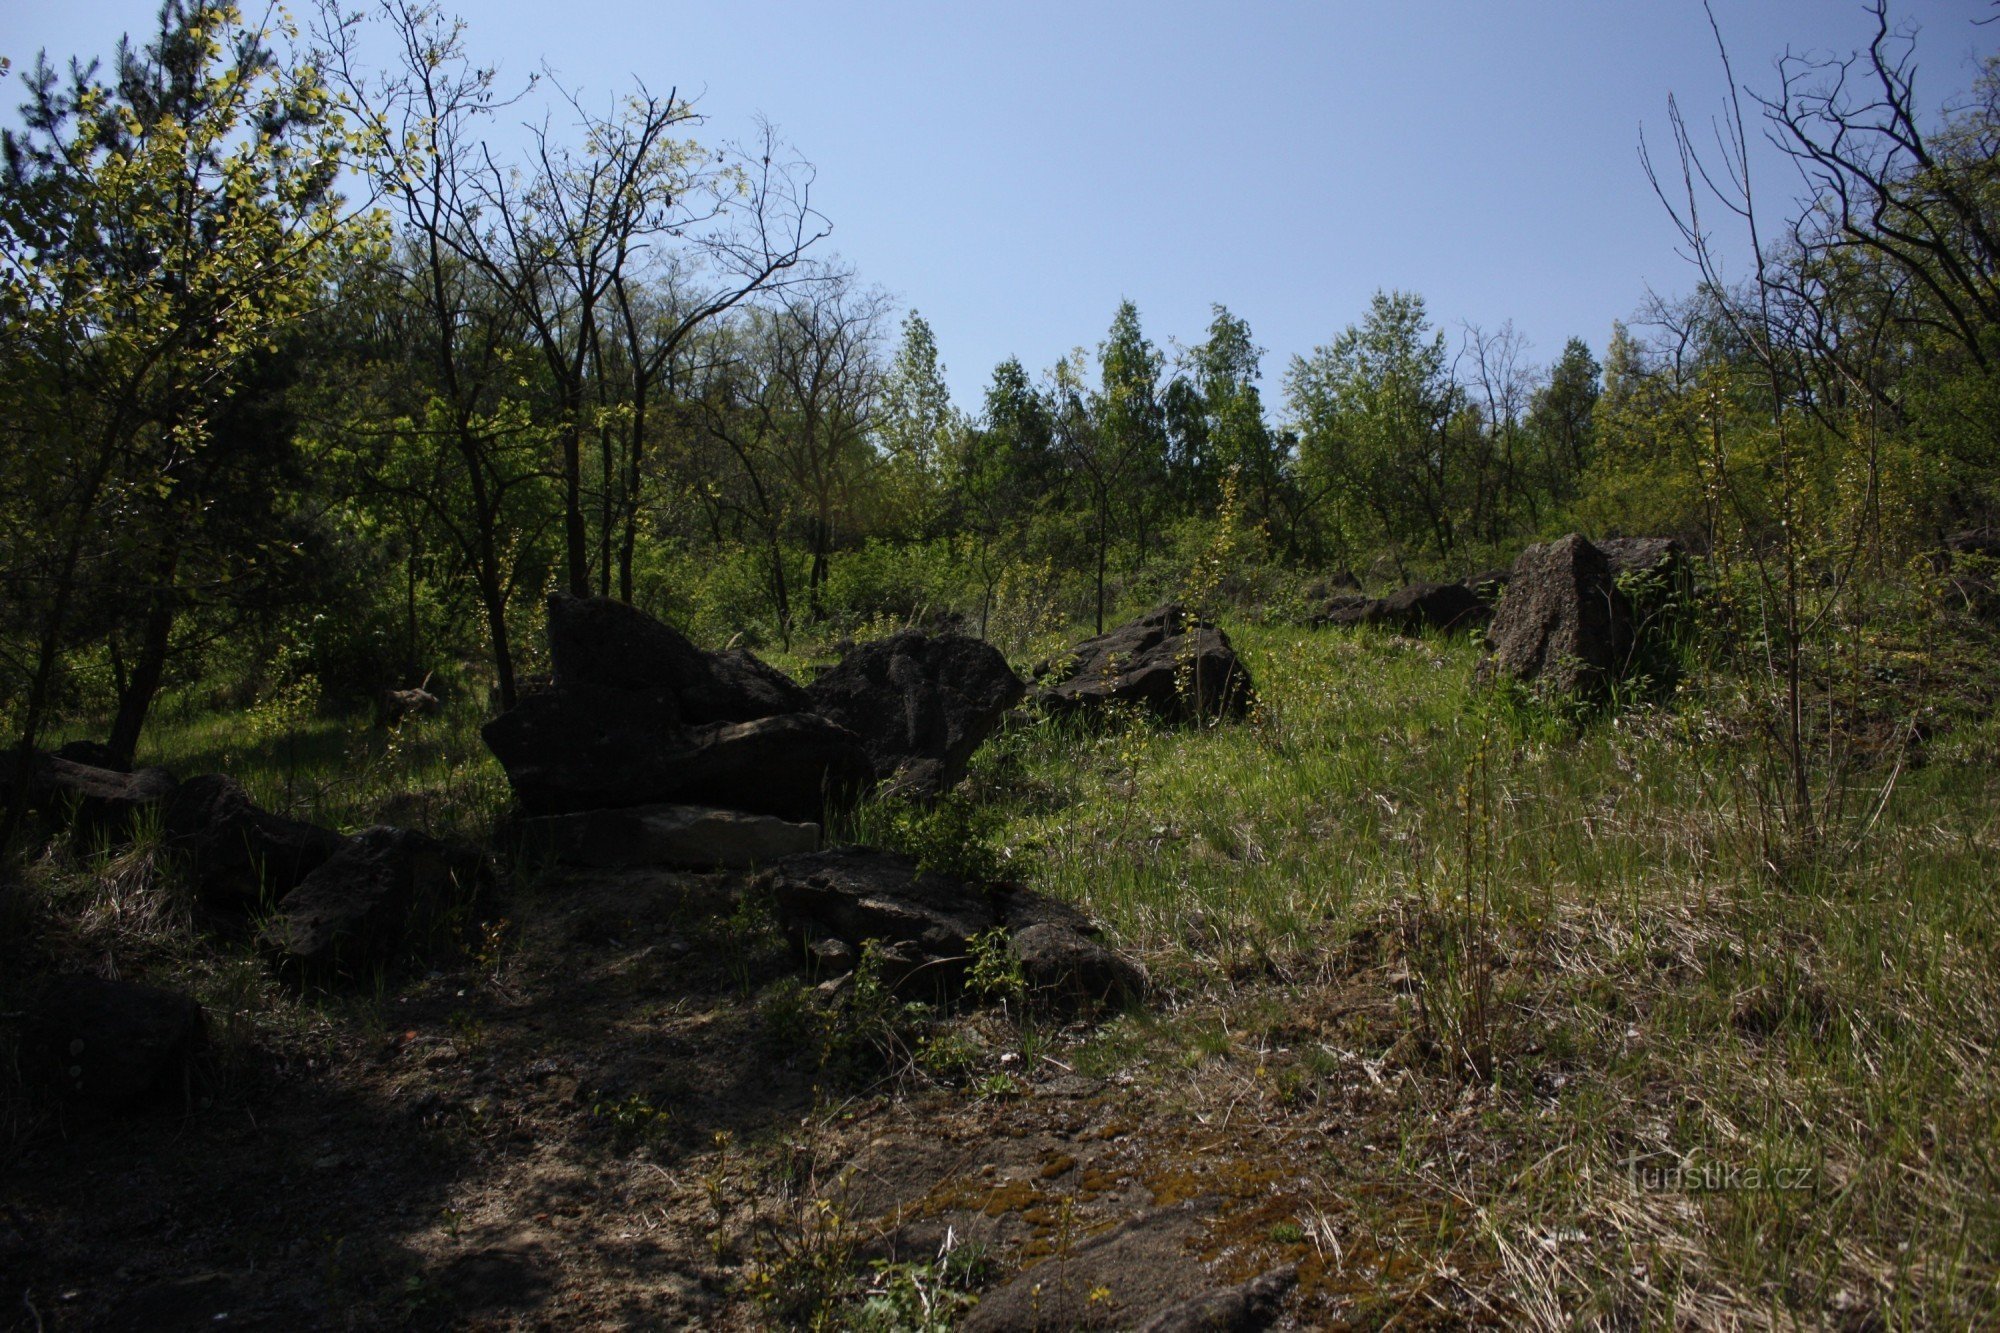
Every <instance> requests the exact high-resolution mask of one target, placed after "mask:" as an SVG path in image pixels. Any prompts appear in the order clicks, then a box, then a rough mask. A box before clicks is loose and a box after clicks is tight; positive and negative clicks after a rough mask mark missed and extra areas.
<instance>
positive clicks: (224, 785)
mask: <svg viewBox="0 0 2000 1333" xmlns="http://www.w3.org/2000/svg"><path fill="white" fill-rule="evenodd" d="M160 823H161V831H162V832H163V833H164V834H165V835H166V847H167V850H168V851H169V852H171V853H173V854H174V855H176V856H178V857H180V858H181V859H182V862H183V864H184V865H185V866H186V869H187V872H188V876H189V878H190V879H191V880H192V881H193V884H194V888H195V893H196V895H197V896H198V897H199V898H200V899H201V901H202V902H203V903H204V904H205V905H207V906H209V907H215V908H222V909H236V910H249V909H252V908H255V907H258V906H260V905H262V904H266V903H274V902H276V901H277V900H278V899H280V898H282V897H284V896H285V895H286V894H287V893H290V892H291V891H292V890H293V889H294V888H296V887H297V886H298V884H299V881H301V880H303V879H304V878H305V877H306V876H307V875H310V874H311V873H312V872H313V871H315V870H317V869H319V867H320V866H322V865H324V864H326V862H327V861H328V860H330V859H332V857H333V856H334V854H335V853H336V852H338V851H339V850H340V849H341V848H342V847H343V846H345V845H346V843H347V839H346V838H344V837H343V836H341V835H340V834H338V833H336V832H334V831H333V830H332V829H325V828H321V827H319V826H318V825H316V824H308V823H307V822H306V821H304V820H302V819H290V818H287V817H286V816H284V815H276V814H272V813H271V812H270V811H268V810H263V809H260V808H259V807H258V806H257V805H256V803H255V802H253V801H252V800H251V799H250V794H249V793H248V792H246V791H244V790H243V788H242V786H241V785H240V784H239V783H237V782H236V781H235V780H234V779H233V778H227V777H224V776H222V775H221V774H219V773H210V774H204V775H203V776H201V777H194V778H189V779H188V780H187V781H186V782H183V783H181V784H180V786H179V787H178V788H176V789H175V791H174V793H173V795H172V796H170V797H169V798H168V799H167V802H166V808H165V811H164V813H163V815H162V817H161V821H160Z"/></svg>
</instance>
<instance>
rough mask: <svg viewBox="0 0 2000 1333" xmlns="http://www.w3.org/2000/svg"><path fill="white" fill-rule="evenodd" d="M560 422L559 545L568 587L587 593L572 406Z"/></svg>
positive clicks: (579, 446)
mask: <svg viewBox="0 0 2000 1333" xmlns="http://www.w3.org/2000/svg"><path fill="white" fill-rule="evenodd" d="M568 417H569V419H568V421H566V422H565V423H564V424H563V437H562V454H563V458H562V463H563V547H564V554H565V557H566V559H565V561H564V563H565V565H566V567H567V573H568V576H569V590H570V591H571V592H572V593H574V594H576V595H577V596H578V597H588V596H590V532H589V529H588V527H587V526H586V525H585V523H584V521H583V432H582V429H581V425H580V423H579V422H578V420H577V414H576V411H575V408H574V405H572V406H571V407H570V408H569V409H568Z"/></svg>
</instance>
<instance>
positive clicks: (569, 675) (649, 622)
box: [549, 592, 812, 724]
mask: <svg viewBox="0 0 2000 1333" xmlns="http://www.w3.org/2000/svg"><path fill="white" fill-rule="evenodd" d="M549 657H550V660H551V661H552V662H553V663H554V665H555V683H556V685H557V687H559V688H564V689H567V688H571V687H574V686H579V685H597V686H608V687H610V688H612V689H620V690H637V691H659V690H664V691H666V692H668V693H669V694H671V695H672V696H673V697H674V700H675V702H676V703H677V704H678V705H679V708H680V716H681V719H682V720H683V721H685V722H688V723H690V724H693V723H701V722H749V721H754V720H755V719H757V718H760V717H775V716H777V715H778V714H780V713H802V712H806V711H808V710H809V709H810V708H811V707H812V704H811V702H810V701H809V700H808V699H807V698H806V692H805V691H804V690H803V689H801V688H800V687H799V685H798V683H797V682H796V681H794V680H792V679H791V678H790V677H789V676H787V675H785V674H784V673H783V672H782V671H779V670H778V669H777V668H775V667H773V666H770V665H768V664H766V663H765V662H763V661H761V660H759V659H758V658H757V657H756V656H755V655H753V654H751V653H749V652H745V651H742V650H737V651H733V652H722V653H710V652H704V651H703V650H702V649H700V648H697V647H696V646H695V645H694V643H693V641H692V640H690V639H689V638H688V637H687V636H686V635H685V634H682V633H681V632H680V631H679V630H677V629H675V628H674V627H673V626H671V625H668V624H665V623H663V622H661V621H659V620H655V619H654V618H653V617H652V616H649V615H647V614H646V613H645V612H644V611H641V610H638V609H637V608H636V607H632V606H628V605H626V604H625V603H624V602H620V601H616V600H613V599H612V598H609V597H575V596H571V595H570V594H569V593H560V592H559V593H557V594H555V595H554V596H553V597H551V598H549Z"/></svg>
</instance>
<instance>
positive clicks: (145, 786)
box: [0, 750, 176, 842]
mask: <svg viewBox="0 0 2000 1333" xmlns="http://www.w3.org/2000/svg"><path fill="white" fill-rule="evenodd" d="M27 765H28V808H29V809H30V810H32V811H35V812H37V813H38V814H40V815H41V816H42V817H43V818H44V819H46V820H48V821H49V822H50V823H51V824H53V825H68V826H69V827H70V828H71V830H72V831H73V832H74V833H75V834H76V835H77V836H78V837H79V838H84V839H89V838H96V837H103V838H106V839H108V840H110V841H113V842H122V841H124V840H126V839H127V838H129V837H130V836H131V835H132V831H133V826H134V824H135V823H136V822H137V821H138V820H139V819H140V818H141V817H142V816H145V815H146V814H148V813H149V812H151V811H154V810H156V809H157V808H158V807H159V806H160V805H161V803H162V802H164V801H165V800H166V799H167V798H168V797H169V796H171V795H173V792H174V787H175V785H176V784H175V782H174V776H173V774H171V773H169V772H167V770H166V769H164V768H142V769H140V770H138V771H137V772H135V773H122V772H118V771H115V770H112V769H108V768H97V767H94V766H92V765H90V764H79V763H76V762H74V761H73V760H69V759H62V758H58V757H57V756H55V755H52V754H44V753H43V752H41V751H39V750H37V751H35V752H34V753H33V754H31V755H29V756H28V761H27ZM20 773H21V755H20V752H19V751H15V752H13V753H11V754H7V755H4V756H0V801H5V800H11V799H12V797H13V794H14V792H15V791H16V790H17V788H18V784H19V780H20Z"/></svg>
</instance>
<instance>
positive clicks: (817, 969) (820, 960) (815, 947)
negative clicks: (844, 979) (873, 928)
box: [806, 936, 861, 980]
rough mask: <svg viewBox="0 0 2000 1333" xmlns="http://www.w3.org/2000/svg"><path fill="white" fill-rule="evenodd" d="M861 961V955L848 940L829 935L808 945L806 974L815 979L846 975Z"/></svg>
mask: <svg viewBox="0 0 2000 1333" xmlns="http://www.w3.org/2000/svg"><path fill="white" fill-rule="evenodd" d="M860 961H861V955H860V954H859V953H857V952H855V949H854V946H853V945H851V944H849V943H848V942H847V941H846V940H840V939H834V938H833V937H832V936H828V937H827V938H826V939H823V940H813V941H812V942H811V943H809V944H807V945H806V975H807V976H810V977H812V978H814V979H815V980H818V979H819V978H821V977H838V976H842V975H845V974H846V973H849V972H852V971H853V970H854V965H855V964H856V963H858V962H860Z"/></svg>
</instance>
